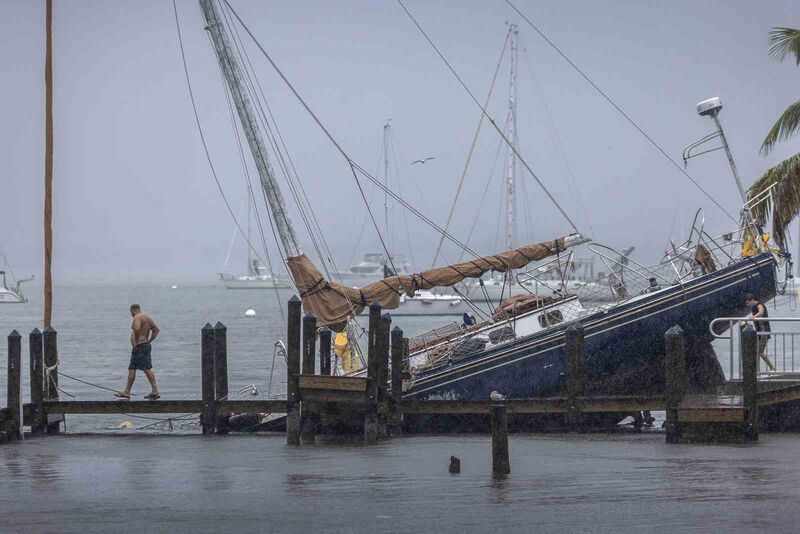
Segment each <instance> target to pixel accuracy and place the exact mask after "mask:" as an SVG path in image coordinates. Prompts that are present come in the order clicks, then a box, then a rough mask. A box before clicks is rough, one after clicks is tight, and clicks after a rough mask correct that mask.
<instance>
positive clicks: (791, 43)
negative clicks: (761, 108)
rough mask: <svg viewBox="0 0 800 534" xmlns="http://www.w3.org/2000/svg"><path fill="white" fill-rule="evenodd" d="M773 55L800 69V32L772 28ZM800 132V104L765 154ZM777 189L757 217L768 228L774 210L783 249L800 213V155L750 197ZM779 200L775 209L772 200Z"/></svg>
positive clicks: (786, 115) (773, 133)
mask: <svg viewBox="0 0 800 534" xmlns="http://www.w3.org/2000/svg"><path fill="white" fill-rule="evenodd" d="M769 44H770V49H769V55H770V57H772V58H773V59H774V60H776V61H783V60H784V59H785V58H786V56H787V55H788V56H793V57H794V59H795V64H796V65H800V30H797V29H794V28H772V30H770V32H769ZM799 130H800V100H798V101H797V102H795V103H794V104H792V105H790V106H789V107H788V108H786V111H784V112H783V114H782V115H781V116H780V117H779V118H778V120H777V121H776V122H775V125H774V126H773V127H772V129H770V131H769V133H768V134H767V137H766V138H765V139H764V142H763V143H762V144H761V153H762V154H764V155H766V154H769V153H770V151H771V150H772V149H773V147H774V146H775V144H776V143H777V142H778V141H784V140H786V139H788V138H789V137H791V136H792V135H795V134H796V133H798V131H799ZM773 186H774V187H775V189H774V190H773V195H772V197H770V198H768V201H767V202H763V203H761V204H759V205H758V206H756V207H755V208H754V209H753V217H755V219H756V221H757V222H758V223H759V224H762V225H763V224H766V219H767V215H768V213H769V211H770V210H772V230H773V232H774V234H775V240H776V242H778V244H780V245H783V244H784V239H785V236H786V227H787V226H788V225H789V223H791V222H792V220H793V219H794V218H795V217H796V216H797V215H798V214H799V213H800V154H795V155H794V156H791V157H790V158H789V159H787V160H785V161H782V162H781V163H779V164H777V165H775V166H774V167H771V168H769V169H767V171H766V172H765V173H764V174H763V175H761V177H759V178H758V180H756V181H755V182H754V183H753V185H751V186H750V189H749V190H748V197H749V198H751V199H752V198H754V197H756V196H758V195H759V194H761V193H763V192H765V191H766V190H767V189H769V188H770V187H773ZM773 199H775V206H774V209H772V208H773V206H772V200H773Z"/></svg>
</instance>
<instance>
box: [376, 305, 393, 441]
mask: <svg viewBox="0 0 800 534" xmlns="http://www.w3.org/2000/svg"><path fill="white" fill-rule="evenodd" d="M391 327H392V316H391V315H390V314H388V313H384V314H383V315H381V328H380V330H379V331H378V339H377V346H378V354H379V355H380V367H379V368H378V436H379V437H381V438H386V437H388V436H389V430H388V418H389V359H390V357H391V356H390V350H389V339H390V336H391Z"/></svg>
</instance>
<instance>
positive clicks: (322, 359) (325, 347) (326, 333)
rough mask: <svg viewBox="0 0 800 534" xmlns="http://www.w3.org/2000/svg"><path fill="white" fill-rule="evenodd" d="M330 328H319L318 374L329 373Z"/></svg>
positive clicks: (327, 374)
mask: <svg viewBox="0 0 800 534" xmlns="http://www.w3.org/2000/svg"><path fill="white" fill-rule="evenodd" d="M331 334H332V332H331V330H330V328H325V327H323V328H320V329H319V374H321V375H326V376H330V375H331Z"/></svg>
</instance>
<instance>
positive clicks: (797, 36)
mask: <svg viewBox="0 0 800 534" xmlns="http://www.w3.org/2000/svg"><path fill="white" fill-rule="evenodd" d="M769 45H770V46H769V57H771V58H772V59H774V60H775V61H783V60H784V59H785V58H786V56H787V55H788V54H792V55H793V56H794V59H795V63H796V64H797V65H800V30H796V29H794V28H772V29H771V30H770V31H769Z"/></svg>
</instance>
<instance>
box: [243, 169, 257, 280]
mask: <svg viewBox="0 0 800 534" xmlns="http://www.w3.org/2000/svg"><path fill="white" fill-rule="evenodd" d="M252 202H253V197H252V196H251V195H250V184H248V185H247V271H246V272H247V274H249V275H250V276H256V275H257V274H258V273H254V272H253V251H252V250H250V243H251V242H252V241H250V234H251V232H250V216H251V214H250V210H251V208H252V206H253V205H252Z"/></svg>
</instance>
